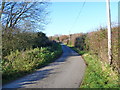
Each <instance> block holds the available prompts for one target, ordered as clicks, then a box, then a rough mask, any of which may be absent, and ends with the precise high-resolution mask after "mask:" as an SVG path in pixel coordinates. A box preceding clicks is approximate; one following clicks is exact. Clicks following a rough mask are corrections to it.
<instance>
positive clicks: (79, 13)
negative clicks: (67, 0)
mask: <svg viewBox="0 0 120 90" xmlns="http://www.w3.org/2000/svg"><path fill="white" fill-rule="evenodd" d="M85 3H86V0H85V1H84V2H83V5H82V7H81V9H80V11H79V12H78V15H77V17H76V18H75V20H74V23H73V25H72V26H71V28H70V30H69V31H71V29H72V28H73V27H74V26H75V24H76V22H77V20H78V18H79V16H80V15H81V13H82V10H83V8H84V6H85Z"/></svg>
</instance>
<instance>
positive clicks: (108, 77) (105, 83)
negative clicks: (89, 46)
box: [71, 47, 119, 88]
mask: <svg viewBox="0 0 120 90" xmlns="http://www.w3.org/2000/svg"><path fill="white" fill-rule="evenodd" d="M71 48H72V49H73V50H75V51H76V52H78V53H79V54H80V55H82V57H83V58H84V60H85V62H86V64H87V68H86V72H85V76H84V79H83V82H82V83H81V86H80V88H119V77H118V73H117V71H113V70H112V67H111V66H110V65H109V64H107V63H104V62H102V61H100V59H98V57H97V56H95V55H93V54H91V53H89V52H86V51H80V50H79V49H78V48H75V47H71Z"/></svg>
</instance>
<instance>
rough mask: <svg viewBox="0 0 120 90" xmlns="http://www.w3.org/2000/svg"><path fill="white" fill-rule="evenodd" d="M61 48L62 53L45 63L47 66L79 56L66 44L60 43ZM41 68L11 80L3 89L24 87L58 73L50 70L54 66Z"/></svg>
mask: <svg viewBox="0 0 120 90" xmlns="http://www.w3.org/2000/svg"><path fill="white" fill-rule="evenodd" d="M62 50H63V54H62V55H61V57H60V58H59V59H57V60H55V62H53V63H51V64H49V65H47V66H48V67H49V66H50V67H51V66H57V65H60V64H63V63H64V62H65V61H66V60H67V58H69V57H71V56H79V54H77V53H76V52H75V51H73V50H72V49H70V48H69V47H67V46H66V45H62ZM47 66H46V67H47ZM43 68H44V69H42V68H41V69H39V70H37V71H35V72H34V73H32V74H30V75H27V76H25V77H23V78H21V79H19V80H16V81H14V82H13V83H14V84H13V83H10V84H8V85H5V86H3V89H5V88H13V87H14V88H24V87H25V86H26V85H29V84H35V83H37V81H39V80H42V79H44V78H47V77H48V76H49V75H50V74H56V73H58V72H52V71H53V70H54V69H56V68H52V69H51V68H50V69H48V68H45V67H43Z"/></svg>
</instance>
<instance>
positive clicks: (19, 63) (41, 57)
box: [2, 43, 62, 84]
mask: <svg viewBox="0 0 120 90" xmlns="http://www.w3.org/2000/svg"><path fill="white" fill-rule="evenodd" d="M61 54H62V48H61V45H59V44H57V43H56V44H53V45H52V46H49V47H43V48H42V47H41V48H35V49H31V50H26V51H20V52H19V51H18V50H16V52H11V54H10V55H8V56H6V57H5V58H4V59H3V60H2V82H3V84H5V83H8V82H10V81H12V80H15V79H17V78H20V77H22V76H24V75H27V74H29V73H32V72H33V71H35V70H36V69H38V68H41V67H43V66H45V65H48V64H49V63H51V62H53V61H54V60H55V59H56V58H58V57H59V56H60V55H61Z"/></svg>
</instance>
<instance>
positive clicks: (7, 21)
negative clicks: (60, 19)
mask: <svg viewBox="0 0 120 90" xmlns="http://www.w3.org/2000/svg"><path fill="white" fill-rule="evenodd" d="M48 5H49V4H48V3H47V2H2V4H1V11H0V16H1V21H2V25H3V27H5V29H6V28H16V27H17V28H18V27H19V28H22V27H24V26H27V25H28V26H27V27H28V28H30V27H33V28H34V29H35V27H34V26H44V25H45V24H46V22H45V17H46V16H47V14H48V12H47V10H46V9H47V6H48ZM28 23H29V24H28ZM36 24H37V25H36ZM27 27H25V28H26V29H27Z"/></svg>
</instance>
